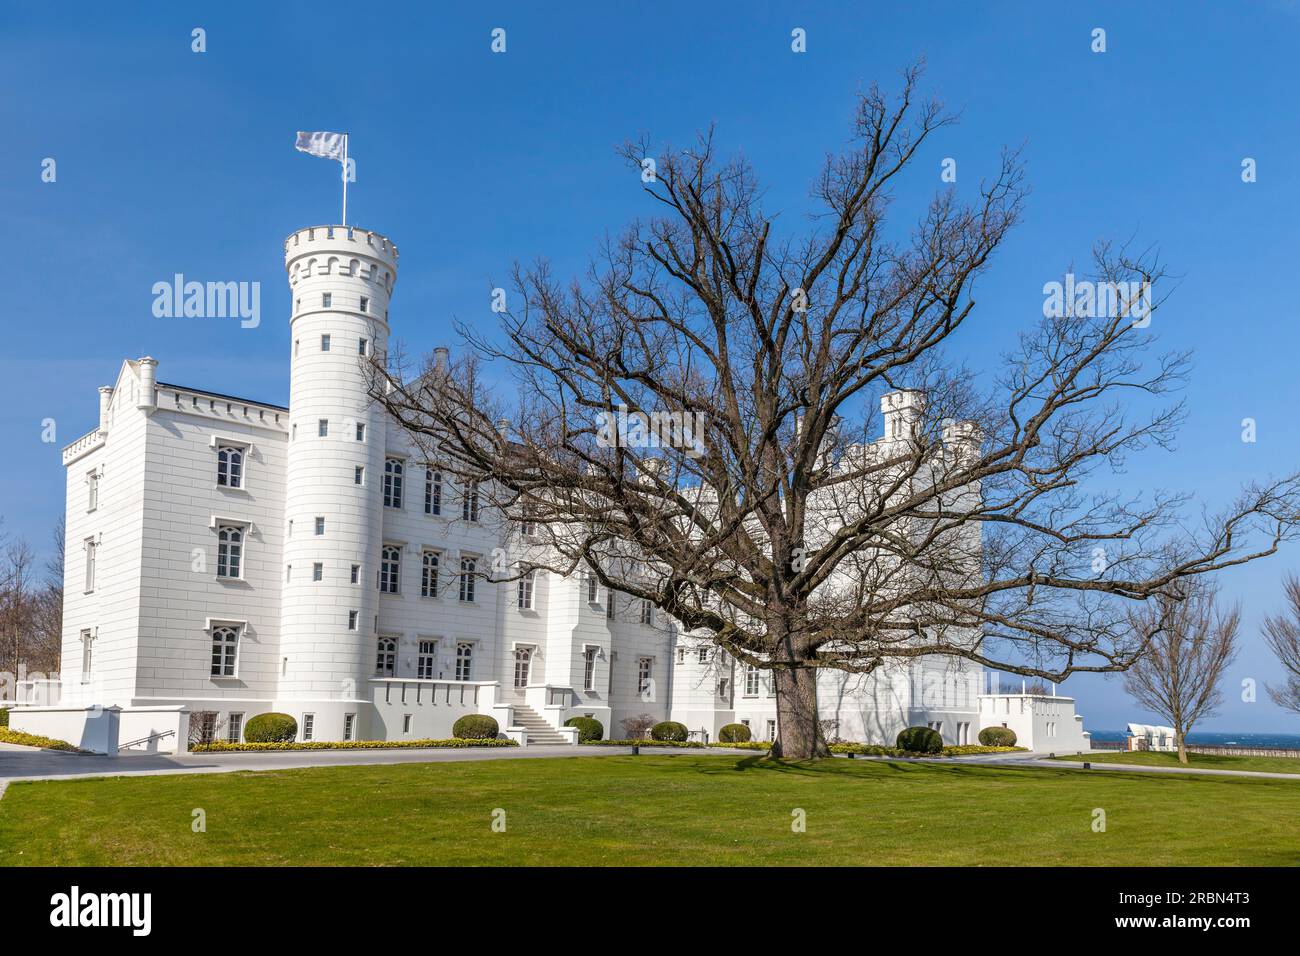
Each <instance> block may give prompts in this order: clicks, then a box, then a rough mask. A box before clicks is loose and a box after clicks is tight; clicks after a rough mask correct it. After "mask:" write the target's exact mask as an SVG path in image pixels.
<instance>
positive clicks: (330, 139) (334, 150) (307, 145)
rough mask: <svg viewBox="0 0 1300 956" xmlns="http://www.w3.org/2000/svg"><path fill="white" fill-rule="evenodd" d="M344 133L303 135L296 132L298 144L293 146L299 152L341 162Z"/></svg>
mask: <svg viewBox="0 0 1300 956" xmlns="http://www.w3.org/2000/svg"><path fill="white" fill-rule="evenodd" d="M346 138H347V134H346V133H304V132H302V131H301V130H300V131H299V132H298V142H296V143H294V144H293V147H294V149H296V150H298V151H299V152H303V153H309V154H310V155H312V156H320V157H321V158H322V159H337V160H338V161H339V162H340V163H341V162H343V153H344V149H345V147H344V145H343V142H344V140H345V139H346Z"/></svg>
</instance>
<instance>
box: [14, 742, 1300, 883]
mask: <svg viewBox="0 0 1300 956" xmlns="http://www.w3.org/2000/svg"><path fill="white" fill-rule="evenodd" d="M195 808H202V809H203V810H204V811H205V812H206V819H207V832H206V833H194V832H192V831H191V819H192V817H191V813H192V811H193V810H194V809H195ZM496 808H501V809H504V810H505V811H506V832H504V833H495V832H493V830H492V826H491V823H492V814H493V811H494V809H496ZM795 808H801V809H803V810H804V811H805V812H806V818H807V832H805V833H793V832H791V821H792V815H791V811H792V810H794V809H795ZM1096 808H1101V809H1103V810H1105V813H1106V823H1107V827H1106V832H1104V833H1096V832H1093V829H1092V824H1093V819H1094V810H1095V809H1096ZM1298 862H1300V781H1298V782H1296V783H1292V782H1291V781H1286V780H1268V779H1250V778H1225V777H1198V776H1191V775H1189V776H1166V775H1160V776H1145V775H1138V774H1132V773H1124V774H1121V773H1106V772H1105V771H1096V772H1090V773H1081V772H1079V771H1078V770H1067V769H1065V768H1062V769H1060V770H1053V769H1033V768H1002V767H976V766H969V765H960V764H922V763H914V764H909V763H887V762H883V761H868V760H852V761H850V760H825V761H820V762H818V763H816V764H812V765H809V764H797V763H781V762H773V761H769V760H765V759H764V758H763V757H761V756H759V755H754V756H743V757H735V756H700V755H694V754H682V755H680V756H663V757H660V756H654V757H650V756H644V757H589V758H566V759H546V760H492V761H482V762H448V763H428V764H402V765H390V766H366V767H327V768H313V769H304V770H289V771H272V772H261V773H245V772H240V773H230V774H202V775H184V776H156V777H118V778H112V779H100V780H80V781H46V782H39V783H16V784H13V785H11V786H10V787H9V790H8V792H7V793H6V794H5V796H4V799H3V800H0V865H12V864H35V865H42V864H63V865H78V866H95V865H112V864H129V865H152V864H163V865H170V864H198V865H211V864H219V865H262V866H281V865H296V864H359V865H373V864H391V865H402V864H434V865H452V866H462V865H473V864H524V865H529V864H555V865H565V864H570V865H601V864H616V865H642V864H669V865H671V864H680V865H695V864H717V865H761V864H797V865H798V864H850V865H853V864H956V865H981V864H983V865H1008V864H1045V865H1052V864H1080V865H1094V866H1100V865H1121V864H1129V865H1174V866H1176V865H1192V864H1210V865H1250V866H1261V865H1294V864H1296V863H1298Z"/></svg>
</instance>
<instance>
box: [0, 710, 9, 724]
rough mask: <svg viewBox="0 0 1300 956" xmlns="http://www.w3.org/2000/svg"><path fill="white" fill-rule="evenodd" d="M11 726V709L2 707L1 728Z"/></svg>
mask: <svg viewBox="0 0 1300 956" xmlns="http://www.w3.org/2000/svg"><path fill="white" fill-rule="evenodd" d="M8 726H9V708H8V707H0V727H8Z"/></svg>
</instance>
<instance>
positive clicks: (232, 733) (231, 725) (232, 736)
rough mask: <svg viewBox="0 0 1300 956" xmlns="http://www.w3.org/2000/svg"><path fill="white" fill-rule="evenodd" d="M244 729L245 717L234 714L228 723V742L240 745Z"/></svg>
mask: <svg viewBox="0 0 1300 956" xmlns="http://www.w3.org/2000/svg"><path fill="white" fill-rule="evenodd" d="M243 729H244V715H243V714H235V713H232V714H231V715H230V718H229V719H228V720H227V721H226V741H227V742H228V743H232V744H237V743H239V734H240V732H241V731H242V730H243Z"/></svg>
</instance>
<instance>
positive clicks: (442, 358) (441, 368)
mask: <svg viewBox="0 0 1300 956" xmlns="http://www.w3.org/2000/svg"><path fill="white" fill-rule="evenodd" d="M447 355H448V352H447V348H446V346H443V345H440V346H438V347H437V348H436V349H434V350H433V370H434V371H435V372H437V373H438V374H439V375H446V374H447Z"/></svg>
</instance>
